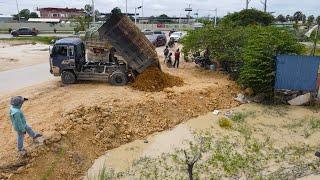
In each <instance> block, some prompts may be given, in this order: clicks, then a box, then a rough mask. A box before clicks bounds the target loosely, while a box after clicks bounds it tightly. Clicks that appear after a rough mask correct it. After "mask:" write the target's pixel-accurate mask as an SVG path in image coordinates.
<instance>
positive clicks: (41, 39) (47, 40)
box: [0, 36, 60, 44]
mask: <svg viewBox="0 0 320 180" xmlns="http://www.w3.org/2000/svg"><path fill="white" fill-rule="evenodd" d="M58 39H60V38H59V37H55V36H32V37H16V38H9V39H8V38H0V41H4V42H6V41H7V42H10V41H26V42H30V43H32V44H35V43H42V44H51V41H52V40H58Z"/></svg>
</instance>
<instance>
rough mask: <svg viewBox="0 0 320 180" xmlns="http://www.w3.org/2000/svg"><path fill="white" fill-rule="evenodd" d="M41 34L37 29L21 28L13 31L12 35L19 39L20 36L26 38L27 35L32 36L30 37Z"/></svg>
mask: <svg viewBox="0 0 320 180" xmlns="http://www.w3.org/2000/svg"><path fill="white" fill-rule="evenodd" d="M38 34H39V31H38V30H36V29H35V28H32V29H31V28H20V29H17V30H13V31H11V35H12V36H13V37H18V36H26V35H30V36H37V35H38Z"/></svg>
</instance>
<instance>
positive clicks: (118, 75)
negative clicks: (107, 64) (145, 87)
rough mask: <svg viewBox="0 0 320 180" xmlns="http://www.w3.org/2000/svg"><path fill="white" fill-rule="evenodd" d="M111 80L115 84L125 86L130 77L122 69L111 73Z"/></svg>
mask: <svg viewBox="0 0 320 180" xmlns="http://www.w3.org/2000/svg"><path fill="white" fill-rule="evenodd" d="M109 82H110V84H112V85H114V86H124V85H126V84H127V82H128V78H127V75H126V74H125V73H123V72H122V71H115V72H113V73H112V74H111V77H110V80H109Z"/></svg>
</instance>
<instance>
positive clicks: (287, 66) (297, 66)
mask: <svg viewBox="0 0 320 180" xmlns="http://www.w3.org/2000/svg"><path fill="white" fill-rule="evenodd" d="M319 63H320V57H316V56H290V55H279V56H277V58H276V66H277V70H276V82H275V89H288V90H303V91H316V90H317V78H318V70H319Z"/></svg>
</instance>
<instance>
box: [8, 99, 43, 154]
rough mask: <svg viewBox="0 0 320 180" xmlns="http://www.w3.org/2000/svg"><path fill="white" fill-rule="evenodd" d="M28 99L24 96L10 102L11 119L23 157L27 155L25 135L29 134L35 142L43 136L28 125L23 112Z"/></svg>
mask: <svg viewBox="0 0 320 180" xmlns="http://www.w3.org/2000/svg"><path fill="white" fill-rule="evenodd" d="M27 100H28V99H27V98H24V97H22V96H16V97H12V98H11V101H10V105H11V107H10V119H11V122H12V126H13V128H14V130H15V131H16V132H17V140H18V151H19V153H20V154H21V155H22V156H25V155H26V154H27V151H26V150H25V149H24V147H23V141H24V136H25V134H27V133H28V135H29V136H30V137H32V138H33V140H36V139H37V138H38V137H41V136H42V134H39V133H37V132H34V131H33V130H32V129H31V127H30V126H29V125H28V124H27V122H26V119H25V117H24V115H23V112H22V111H21V107H22V104H23V103H24V102H25V101H27Z"/></svg>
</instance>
